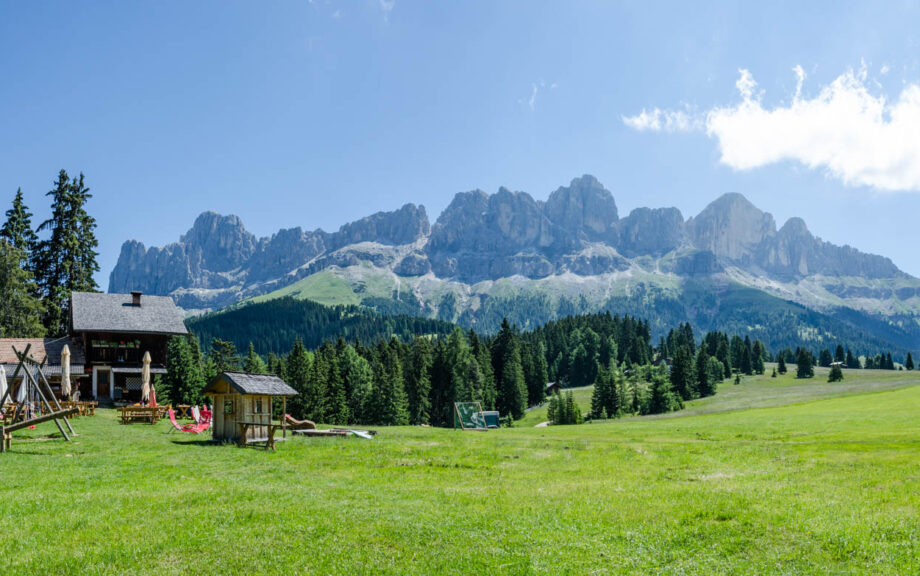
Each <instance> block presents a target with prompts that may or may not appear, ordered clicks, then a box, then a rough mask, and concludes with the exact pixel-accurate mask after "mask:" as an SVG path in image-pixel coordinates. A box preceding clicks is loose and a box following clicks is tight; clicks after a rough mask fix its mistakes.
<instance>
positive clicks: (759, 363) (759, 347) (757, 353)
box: [751, 340, 766, 374]
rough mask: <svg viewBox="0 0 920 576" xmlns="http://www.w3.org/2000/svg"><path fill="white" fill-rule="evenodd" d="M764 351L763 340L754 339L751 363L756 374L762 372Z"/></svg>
mask: <svg viewBox="0 0 920 576" xmlns="http://www.w3.org/2000/svg"><path fill="white" fill-rule="evenodd" d="M765 352H766V350H764V346H763V342H761V341H760V340H755V341H754V348H753V350H752V351H751V364H752V368H753V369H754V372H755V373H756V374H763V371H764V366H763V357H764V354H765Z"/></svg>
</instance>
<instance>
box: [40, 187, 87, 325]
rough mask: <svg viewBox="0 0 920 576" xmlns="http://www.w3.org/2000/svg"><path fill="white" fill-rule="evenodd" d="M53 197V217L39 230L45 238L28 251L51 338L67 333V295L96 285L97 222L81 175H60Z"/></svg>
mask: <svg viewBox="0 0 920 576" xmlns="http://www.w3.org/2000/svg"><path fill="white" fill-rule="evenodd" d="M47 195H48V196H51V198H52V202H51V218H49V219H48V220H46V221H44V222H42V223H41V225H40V226H39V227H38V230H39V231H40V232H41V231H47V233H48V236H47V237H46V238H44V239H41V240H39V241H38V243H37V244H36V247H35V250H34V251H33V252H32V258H31V259H32V262H31V264H30V266H31V268H32V270H34V271H35V282H36V284H37V286H38V291H39V294H40V295H41V296H42V298H43V299H44V302H45V317H44V324H45V328H46V329H47V330H48V334H49V335H51V336H63V335H65V334H66V333H67V329H68V325H67V324H68V317H69V305H70V294H71V293H72V292H95V291H97V290H98V288H99V286H98V285H97V284H96V281H95V279H94V278H93V275H94V274H95V273H96V272H98V271H99V264H98V263H97V262H96V257H97V256H98V253H97V252H96V248H97V247H98V245H99V242H98V241H97V240H96V235H95V229H96V221H95V219H94V218H93V217H92V216H90V215H89V213H88V212H87V211H86V203H87V201H88V200H89V199H90V198H92V194H90V193H89V188H87V187H86V184H85V180H84V176H83V174H80V176H79V178H74V179H73V180H71V179H70V178H69V177H68V176H67V172H66V171H64V170H61V171H60V173H59V174H58V179H57V180H56V181H55V183H54V189H52V190H51V191H49V192H48V194H47Z"/></svg>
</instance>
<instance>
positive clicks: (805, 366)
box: [795, 348, 815, 378]
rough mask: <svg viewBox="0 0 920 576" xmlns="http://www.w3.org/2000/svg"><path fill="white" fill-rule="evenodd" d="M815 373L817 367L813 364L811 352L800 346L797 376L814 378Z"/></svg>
mask: <svg viewBox="0 0 920 576" xmlns="http://www.w3.org/2000/svg"><path fill="white" fill-rule="evenodd" d="M814 375H815V369H814V366H813V364H812V358H811V352H809V351H808V350H806V349H805V348H799V354H798V358H797V362H796V369H795V376H796V378H812V377H813V376H814Z"/></svg>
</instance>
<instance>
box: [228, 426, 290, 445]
mask: <svg viewBox="0 0 920 576" xmlns="http://www.w3.org/2000/svg"><path fill="white" fill-rule="evenodd" d="M237 424H239V426H240V432H242V435H241V436H240V445H241V446H249V445H250V444H255V443H259V442H265V449H266V450H272V451H274V449H275V432H277V431H278V428H281V426H282V425H281V424H265V423H262V422H237ZM258 427H264V428H267V429H268V430H267V432H268V436H264V437H261V438H247V437H246V432H247V431H248V430H249V428H258Z"/></svg>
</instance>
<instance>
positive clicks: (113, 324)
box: [70, 292, 188, 403]
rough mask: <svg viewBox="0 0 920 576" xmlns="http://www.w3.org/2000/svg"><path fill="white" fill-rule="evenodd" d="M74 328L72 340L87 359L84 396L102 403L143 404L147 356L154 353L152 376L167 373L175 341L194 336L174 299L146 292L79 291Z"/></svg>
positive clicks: (74, 299)
mask: <svg viewBox="0 0 920 576" xmlns="http://www.w3.org/2000/svg"><path fill="white" fill-rule="evenodd" d="M70 326H71V330H70V332H71V334H70V339H71V341H72V342H74V343H75V344H76V345H77V346H79V347H80V348H81V349H82V351H83V355H84V359H85V360H84V366H85V375H86V377H87V380H88V382H87V385H88V388H89V389H88V390H85V391H84V392H83V395H84V397H87V396H89V395H91V396H92V397H93V398H95V399H96V400H98V401H99V402H102V403H108V402H110V401H111V402H137V401H139V400H140V397H141V369H142V367H143V358H144V353H145V352H149V353H150V358H151V365H150V373H151V374H153V375H156V374H166V346H167V343H168V341H169V338H170V336H175V335H185V334H188V330H187V329H186V328H185V322H184V314H183V312H182V309H181V308H179V307H178V306H176V304H175V303H174V302H173V301H172V298H169V297H167V296H146V295H144V294H142V293H141V292H132V293H130V294H97V293H91V292H74V293H73V294H72V295H71V298H70Z"/></svg>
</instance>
